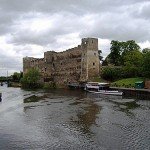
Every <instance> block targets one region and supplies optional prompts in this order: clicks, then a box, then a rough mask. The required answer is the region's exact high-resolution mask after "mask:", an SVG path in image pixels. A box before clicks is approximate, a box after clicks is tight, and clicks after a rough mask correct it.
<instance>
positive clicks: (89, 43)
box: [81, 38, 100, 81]
mask: <svg viewBox="0 0 150 150" xmlns="http://www.w3.org/2000/svg"><path fill="white" fill-rule="evenodd" d="M81 47H82V61H81V81H88V80H90V79H91V78H93V77H97V76H99V67H100V61H99V55H98V39H97V38H83V39H82V43H81Z"/></svg>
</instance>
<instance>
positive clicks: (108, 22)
mask: <svg viewBox="0 0 150 150" xmlns="http://www.w3.org/2000/svg"><path fill="white" fill-rule="evenodd" d="M149 7H150V1H149V0H125V1H122V0H114V1H113V0H98V1H92V0H22V1H21V0H0V37H1V36H4V37H5V39H6V41H5V42H6V44H8V45H13V48H12V52H15V53H16V54H18V55H19V58H18V56H17V55H16V58H18V59H14V56H12V57H11V56H7V55H6V54H4V53H3V54H2V53H1V54H0V58H3V59H1V60H0V65H1V66H0V68H7V69H12V70H15V69H16V70H20V69H21V67H22V62H21V58H20V57H23V56H26V55H29V56H30V55H35V54H36V55H41V53H42V52H43V51H44V50H43V51H42V50H41V49H40V50H37V51H36V50H35V49H36V48H33V47H34V46H41V47H43V49H44V48H46V49H53V48H54V50H55V48H56V49H59V48H62V49H63V48H64V47H65V48H66V47H67V46H68V48H69V47H70V46H72V45H73V43H74V44H76V43H78V41H80V38H82V37H90V36H91V37H93V36H94V37H98V38H102V39H108V40H129V39H133V40H136V41H137V42H144V41H147V40H149V39H150V28H149V24H150V9H149ZM38 18H40V19H41V20H42V18H47V20H50V21H52V27H49V28H47V29H46V30H41V31H40V32H36V31H33V30H31V29H29V28H27V27H26V25H28V23H30V22H32V20H36V19H38ZM73 35H75V36H73ZM62 37H64V39H63V40H62V41H61V40H60V39H59V38H62ZM71 37H73V38H75V40H72V38H71ZM69 39H71V40H69ZM149 41H150V40H149ZM78 44H80V43H78ZM100 49H102V50H103V49H104V50H105V52H104V55H105V56H106V51H107V52H108V49H109V45H108V43H107V45H105V44H104V45H103V46H102V48H100ZM17 62H18V63H17Z"/></svg>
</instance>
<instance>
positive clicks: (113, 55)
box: [108, 41, 121, 66]
mask: <svg viewBox="0 0 150 150" xmlns="http://www.w3.org/2000/svg"><path fill="white" fill-rule="evenodd" d="M110 51H111V52H110V54H109V57H108V58H109V59H110V63H112V64H114V65H115V66H119V65H120V62H121V43H120V42H119V41H111V47H110Z"/></svg>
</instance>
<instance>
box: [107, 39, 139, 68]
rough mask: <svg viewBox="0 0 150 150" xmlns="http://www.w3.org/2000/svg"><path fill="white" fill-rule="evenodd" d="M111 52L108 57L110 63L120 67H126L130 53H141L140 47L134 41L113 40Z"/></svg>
mask: <svg viewBox="0 0 150 150" xmlns="http://www.w3.org/2000/svg"><path fill="white" fill-rule="evenodd" d="M110 50H111V52H110V54H109V55H108V59H109V60H110V61H109V63H112V64H114V65H115V66H119V65H124V63H125V61H126V60H125V58H126V57H127V56H126V55H128V53H130V52H132V51H134V52H135V51H140V46H139V45H138V44H137V43H136V42H135V41H133V40H130V41H126V42H120V41H114V40H112V41H111V47H110Z"/></svg>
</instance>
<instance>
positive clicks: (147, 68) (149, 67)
mask: <svg viewBox="0 0 150 150" xmlns="http://www.w3.org/2000/svg"><path fill="white" fill-rule="evenodd" d="M143 76H144V77H146V78H149V79H150V51H148V52H146V53H143Z"/></svg>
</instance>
